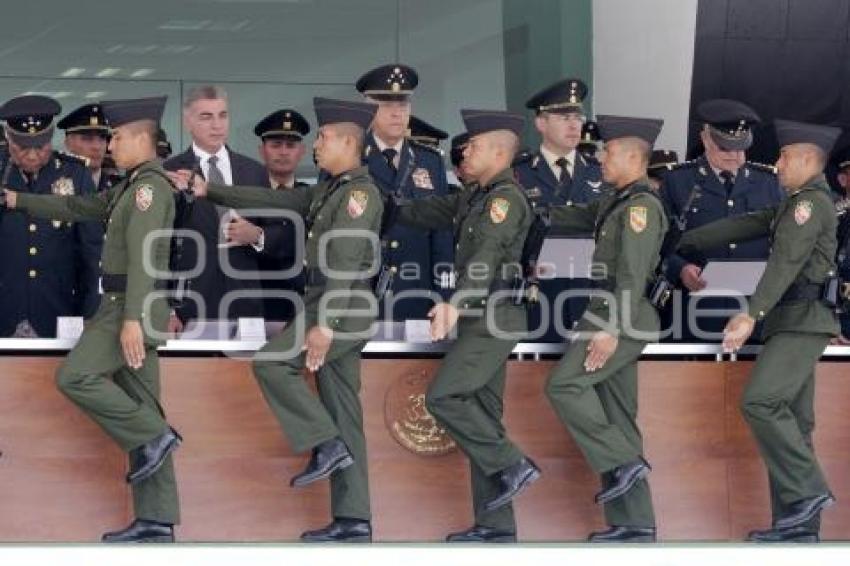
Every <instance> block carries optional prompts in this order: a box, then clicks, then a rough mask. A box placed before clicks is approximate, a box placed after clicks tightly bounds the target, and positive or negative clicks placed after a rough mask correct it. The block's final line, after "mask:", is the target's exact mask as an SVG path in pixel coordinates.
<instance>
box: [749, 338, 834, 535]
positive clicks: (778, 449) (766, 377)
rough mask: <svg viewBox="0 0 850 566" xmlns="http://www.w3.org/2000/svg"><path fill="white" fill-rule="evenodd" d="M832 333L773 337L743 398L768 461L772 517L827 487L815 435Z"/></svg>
mask: <svg viewBox="0 0 850 566" xmlns="http://www.w3.org/2000/svg"><path fill="white" fill-rule="evenodd" d="M829 339H830V337H829V335H826V334H807V333H802V332H780V333H778V334H774V335H773V336H771V337H769V338H768V339H767V341H766V342H765V344H764V348H763V349H762V352H761V354H760V355H759V357H758V360H756V364H755V367H754V368H753V372H752V374H751V376H750V379H749V381H748V382H747V386H746V388H745V390H744V394H743V397H742V399H741V411H742V412H743V415H744V418H745V419H746V421H747V423H748V424H749V426H750V429H751V431H752V433H753V436H754V437H755V440H756V443H757V444H758V448H759V452H760V454H761V456H762V459H764V463H765V466H766V467H767V471H768V477H769V480H770V487H771V500H772V507H773V516H774V518H775V517H777V516H778V515H781V514H782V513H783V512H784V511H785V510H786V508H787V506H788V505H790V504H791V503H794V502H795V501H798V500H800V499H805V498H808V497H812V496H815V495H819V494H822V493H825V492H827V491H829V486H828V485H827V483H826V480H825V479H824V476H823V472H822V471H821V469H820V466H819V464H818V461H817V458H816V457H815V453H814V450H813V448H812V438H811V437H812V431H813V430H814V420H815V419H814V409H813V401H814V368H815V365H816V364H817V361H818V359H819V358H820V356H821V354H822V353H823V351H824V348H825V347H826V345H827V344H828V343H829ZM817 525H818V520H815V521H813V523H812V525H811V526H817Z"/></svg>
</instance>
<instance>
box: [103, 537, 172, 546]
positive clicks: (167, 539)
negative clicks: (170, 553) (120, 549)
mask: <svg viewBox="0 0 850 566" xmlns="http://www.w3.org/2000/svg"><path fill="white" fill-rule="evenodd" d="M101 542H102V543H104V544H147V543H166V542H174V536H173V535H161V536H155V537H147V538H143V539H139V540H102V541H101Z"/></svg>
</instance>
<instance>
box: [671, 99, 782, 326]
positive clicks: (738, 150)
mask: <svg viewBox="0 0 850 566" xmlns="http://www.w3.org/2000/svg"><path fill="white" fill-rule="evenodd" d="M697 114H698V116H699V119H700V120H701V121H702V123H703V127H702V130H701V131H700V140H701V141H702V145H703V147H704V148H705V153H704V154H703V155H702V156H700V157H698V158H697V159H695V160H694V161H686V162H684V163H681V164H679V165H677V166H674V167H673V168H672V170H670V171H668V172H666V173H664V182H663V184H662V186H661V193H660V194H661V198H662V200H663V201H664V204H665V206H666V207H667V210H668V214H669V215H670V218H671V221H673V220H675V219H679V218H682V219H683V220H684V221H685V223H686V226H687V229H693V228H698V227H699V226H702V225H704V224H708V223H709V222H713V221H715V220H718V219H721V218H727V217H731V216H740V215H742V214H747V213H750V212H756V211H759V210H763V209H765V208H768V207H771V206H773V205H775V204H776V203H778V202H779V201H780V200H782V198H783V194H782V191H781V189H780V188H779V185H778V184H777V182H776V175H775V174H774V172H773V168H772V167H770V166H766V165H759V164H756V163H750V162H747V161H745V159H746V156H745V154H744V152H745V151H746V150H747V149H748V148H749V147H750V146H751V145H752V142H753V134H752V126H753V125H755V124H757V123H759V122H760V119H759V116H758V114H756V112H755V111H754V110H753V109H752V108H750V107H749V106H747V105H746V104H743V103H741V102H738V101H736V100H726V99H714V100H706V101H704V102H702V103H701V104H699V106H698V107H697ZM767 254H768V239H767V237H764V238H760V239H756V240H752V241H748V242H736V241H731V242H729V243H728V244H726V245H724V246H723V247H721V248H716V249H711V250H707V251H706V257H705V259H706V260H712V259H714V260H722V261H732V260H763V259H766V258H767ZM663 268H664V272H665V274H666V275H667V278H668V279H669V280H670V281H673V282H681V284H682V285H683V286H684V287H685V288H686V289H687V290H688V291H698V290H700V289H702V288H704V287H705V285H706V283H705V280H703V279H702V277H701V276H700V271H701V270H700V268H699V267H697V266H696V265H695V264H693V263H689V262H687V261H685V259H684V258H682V257H679V256H676V255H675V254H674V255H671V256H670V257H667V258H665V259H664V263H663ZM690 303H691V301H689V300H688V299H687V297H685V298H682V297H681V294H680V293H679V292H677V293H675V295H674V298H673V300H671V301H669V303H668V306H667V308H666V309H665V311H664V314H663V321H664V325H663V328H664V330H665V333H663V334H662V338H664V339H670V340H677V339H678V340H682V339H685V340H686V341H717V340H719V338H720V334H719V333H720V331H721V330H722V324H723V320H724V317H725V316H728V314H729V311H728V309H735V308H736V307H738V306H739V302H738V301H737V300H734V299H718V298H702V299H701V300H699V302H698V306H699V308H700V309H722V310H726V313H725V315H721V316H720V317H717V316H715V317H710V316H706V317H698V318H696V321H695V322H696V323H697V325H698V328H691V327H690V325H689V324H687V321H688V314H687V313H688V309H689V308H693V306H695V305H691V304H690ZM674 310H681V312H682V317H681V318H682V321H683V324H681V325H679V324H677V323H676V321H675V320H674V319H675V318H676V317H674ZM680 326H681V332H679V330H680ZM671 327H672V328H671ZM669 330H672V332H670V331H669Z"/></svg>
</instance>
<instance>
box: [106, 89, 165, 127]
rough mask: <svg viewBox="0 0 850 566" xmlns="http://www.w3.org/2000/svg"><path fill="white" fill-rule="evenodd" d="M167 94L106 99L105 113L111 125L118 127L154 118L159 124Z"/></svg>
mask: <svg viewBox="0 0 850 566" xmlns="http://www.w3.org/2000/svg"><path fill="white" fill-rule="evenodd" d="M166 100H168V97H167V96H155V97H152V98H131V99H125V100H104V101H103V102H102V103H101V105H102V106H103V114H104V116H105V117H106V120H107V121H108V122H109V125H110V127H112V128H117V127H119V126H123V125H124V124H129V123H130V122H137V121H139V120H152V121H154V122H156V123H157V124H159V123H160V121H161V120H162V112H163V110H165V102H166Z"/></svg>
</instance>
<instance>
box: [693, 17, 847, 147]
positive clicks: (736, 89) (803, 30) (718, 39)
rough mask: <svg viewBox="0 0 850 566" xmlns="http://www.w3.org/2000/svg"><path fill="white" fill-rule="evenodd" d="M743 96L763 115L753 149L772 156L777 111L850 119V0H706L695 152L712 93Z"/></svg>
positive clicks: (699, 44)
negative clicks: (701, 112) (703, 104)
mask: <svg viewBox="0 0 850 566" xmlns="http://www.w3.org/2000/svg"><path fill="white" fill-rule="evenodd" d="M718 97H723V98H734V99H737V100H741V101H743V102H745V103H747V104H749V105H750V106H752V107H753V108H755V110H756V111H757V112H758V113H759V114H760V115H761V117H762V120H764V124H763V125H762V126H761V127H759V129H758V130H757V131H756V138H755V140H756V141H755V144H754V146H753V148H752V149H751V150H750V152H749V158H750V159H751V160H753V161H761V162H767V163H773V162H774V160H775V159H776V156H777V153H778V148H777V145H776V139H775V136H774V135H773V131H772V126H771V121H772V120H773V118H777V117H778V118H787V119H791V120H801V121H806V122H814V123H822V124H833V125H841V126H845V127H846V125H848V124H850V1H848V0H699V8H698V13H697V33H696V45H695V53H694V73H693V85H692V91H691V127H690V135H689V143H688V149H689V151H688V154H689V156H693V154H694V153H695V152H698V151H699V148H698V147H697V144H696V128H697V126H698V124H695V123H694V122H693V119H694V118H695V116H696V114H695V111H694V109H695V108H696V105H697V104H698V103H699V102H700V101H702V100H705V99H708V98H718Z"/></svg>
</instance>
